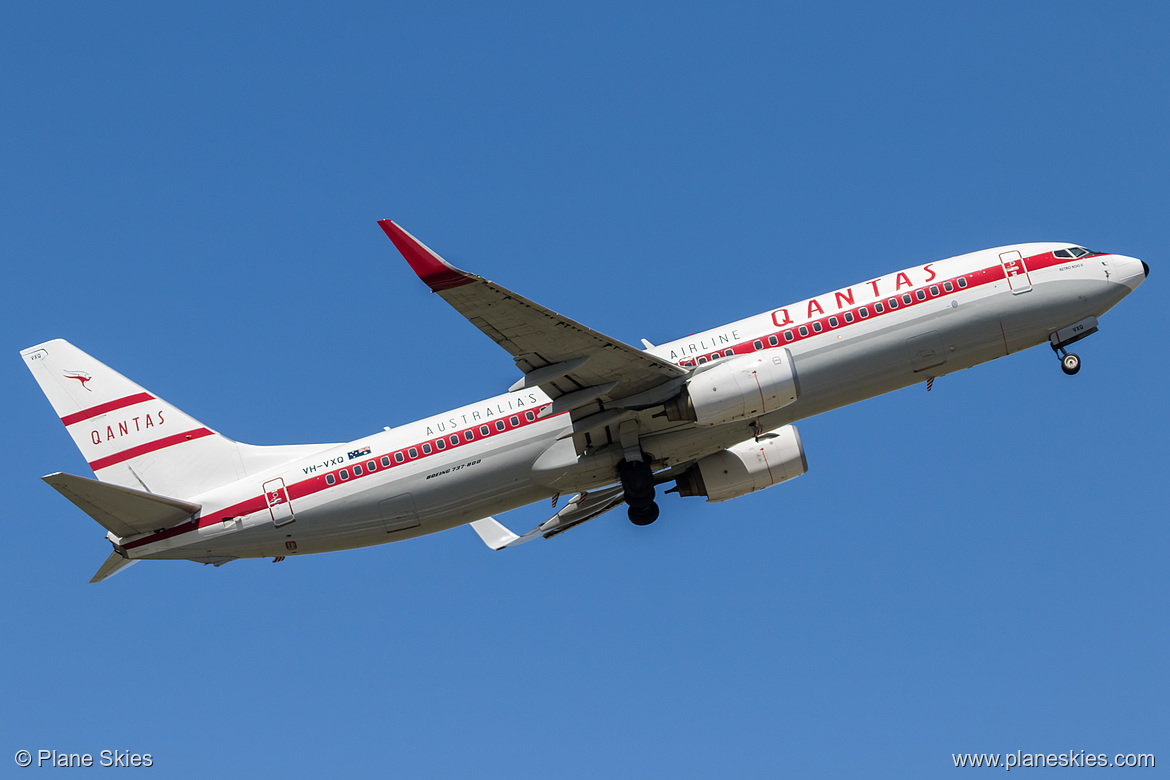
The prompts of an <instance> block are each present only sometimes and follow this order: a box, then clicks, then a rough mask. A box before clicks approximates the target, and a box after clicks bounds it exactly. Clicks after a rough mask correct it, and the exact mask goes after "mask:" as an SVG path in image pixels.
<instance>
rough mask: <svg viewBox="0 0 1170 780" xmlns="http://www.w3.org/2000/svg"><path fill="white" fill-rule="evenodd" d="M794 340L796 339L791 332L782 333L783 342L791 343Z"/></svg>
mask: <svg viewBox="0 0 1170 780" xmlns="http://www.w3.org/2000/svg"><path fill="white" fill-rule="evenodd" d="M772 338H776V337H775V336H773V337H772ZM795 338H796V334H795V333H793V332H792V331H790V330H786V331H784V340H785V341H792V340H793V339H795ZM773 346H775V345H773Z"/></svg>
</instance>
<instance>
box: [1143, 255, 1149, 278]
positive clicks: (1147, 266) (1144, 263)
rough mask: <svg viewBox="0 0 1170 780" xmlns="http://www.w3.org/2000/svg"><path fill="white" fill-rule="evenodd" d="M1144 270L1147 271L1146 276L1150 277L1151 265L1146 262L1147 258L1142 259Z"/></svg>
mask: <svg viewBox="0 0 1170 780" xmlns="http://www.w3.org/2000/svg"><path fill="white" fill-rule="evenodd" d="M1142 270H1143V271H1145V272H1146V278H1147V279H1149V278H1150V266H1149V265H1147V264H1146V261H1145V260H1142Z"/></svg>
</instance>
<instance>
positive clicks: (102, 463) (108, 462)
mask: <svg viewBox="0 0 1170 780" xmlns="http://www.w3.org/2000/svg"><path fill="white" fill-rule="evenodd" d="M211 433H212V432H211V431H209V430H208V429H206V428H195V429H194V430H190V431H187V432H186V433H176V434H175V435H174V436H167V437H164V438H162V439H156V440H154V441H152V442H147V443H146V444H140V445H138V446H137V447H131V448H130V449H128V450H122V451H121V452H116V453H114V454H113V455H107V456H106V457H104V458H98V459H97V460H92V461H90V462H89V467H90V468H91V469H93V470H94V471H100V470H101V469H104V468H107V467H109V466H113V465H114V464H115V463H121V462H122V461H124V460H130V459H131V458H137V457H138V456H139V455H145V454H147V453H148V452H155V451H156V450H162V449H166V448H167V447H170V446H171V445H173V444H182V443H183V442H185V441H191V440H192V439H202V438H203V437H204V436H210V435H211Z"/></svg>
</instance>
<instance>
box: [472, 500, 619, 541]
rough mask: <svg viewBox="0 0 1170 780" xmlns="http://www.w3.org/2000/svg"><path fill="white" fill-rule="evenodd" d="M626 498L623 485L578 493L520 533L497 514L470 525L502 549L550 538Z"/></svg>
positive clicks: (604, 511) (611, 507) (613, 506)
mask: <svg viewBox="0 0 1170 780" xmlns="http://www.w3.org/2000/svg"><path fill="white" fill-rule="evenodd" d="M623 501H625V492H624V491H623V490H622V486H621V485H615V486H613V487H608V488H605V489H604V490H595V491H593V492H591V493H588V492H587V493H578V494H577V495H575V496H573V497H572V498H571V499H569V503H567V504H565V506H564V508H563V509H561V511H559V512H557V513H556V514H555V515H553V516H552V517H550V518H549V519H548V520H545V521H544V522H543V523H541V524H540V525H538V526H536V528H533V529H532V530H531V531H529V532H528V533H526V534H523V535H520V536H517V535H516V534H514V533H512V532H511V531H509V530H508V529H507V528H505V527H504V526H503V525H502V524H501V523H500V522H499V521H498V520H496V519H495V518H494V517H485V518H484V519H483V520H476V521H475V522H474V523H472V524H471V527H472V529H474V530H475V532H476V533H477V534H479V538H480V539H482V540H483V543H484V544H486V545H487V546H488V547H490V548H492V549H493V550H502V549H504V548H505V547H515V546H516V545H518V544H524V543H525V542H530V541H532V540H533V539H536V538H537V537H543V538H545V539H550V538H552V537H554V536H556V535H557V534H561V533H564V532H565V531H568V530H569V529H570V528H575V527H577V526H579V525H581V523H584V522H585V521H587V520H592V519H593V518H595V517H599V516H601V515H603V514H605V513H606V512H608V511H609V510H611V509H614V508H615V507H618V506H620V505H621V504H622V502H623Z"/></svg>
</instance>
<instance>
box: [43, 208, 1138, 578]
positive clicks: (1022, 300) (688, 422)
mask: <svg viewBox="0 0 1170 780" xmlns="http://www.w3.org/2000/svg"><path fill="white" fill-rule="evenodd" d="M379 224H380V225H381V227H382V229H383V230H384V231H385V232H386V234H387V236H389V238H390V240H391V241H393V242H394V245H395V246H396V247H397V248H398V250H399V251H400V252H401V253H402V255H403V256H404V257H405V258H406V260H407V262H408V263H409V264H410V266H411V268H412V269H413V270H414V271H415V273H416V274H418V276H419V277H420V278H421V279H422V281H423V282H425V283H426V284H427V285H428V286H429V287H430V289H431V290H432V291H433V292H435V293H438V294H439V296H440V297H442V298H443V299H444V300H445V301H447V303H449V304H450V305H451V306H453V307H454V308H455V310H456V311H458V312H459V313H460V314H462V315H463V316H464V317H466V318H467V319H468V320H469V321H470V322H471V323H472V324H473V325H475V326H476V327H477V328H479V329H480V330H481V331H483V332H484V333H485V334H487V336H488V337H489V338H491V339H492V340H493V341H495V342H496V343H497V344H499V345H500V346H501V347H503V348H504V349H505V350H507V352H508V353H509V354H510V355H511V356H512V360H513V361H514V362H515V364H516V368H517V369H518V371H519V373H520V374H521V376H520V379H518V380H517V381H516V383H515V384H514V385H512V387H511V388H509V390H508V392H506V393H504V394H502V395H497V396H494V397H492V398H488V399H485V400H483V401H478V402H476V403H472V404H469V405H467V406H463V407H460V408H458V409H453V410H451V411H449V412H444V413H443V414H438V415H434V416H432V417H427V418H425V419H422V420H418V421H417V422H413V423H409V424H407V425H403V426H400V427H398V428H394V429H387V430H385V431H382V432H379V433H375V434H372V435H370V436H367V437H365V438H362V439H359V440H357V441H352V442H348V443H344V444H315V445H290V446H265V447H260V446H252V445H248V444H241V443H239V442H236V441H233V440H231V439H229V438H227V437H226V436H223V435H222V434H220V433H217V432H216V431H214V430H212V429H210V428H208V427H207V426H205V425H203V424H202V423H200V422H198V421H196V420H195V419H193V418H191V417H190V416H188V415H186V414H184V413H183V412H181V411H179V409H178V408H176V407H174V406H172V405H170V404H168V403H167V402H165V401H163V400H162V399H160V398H158V397H157V396H155V395H154V394H152V393H150V392H148V391H146V390H144V389H143V388H142V387H140V386H139V385H137V384H135V383H134V382H132V381H130V380H129V379H127V378H125V377H123V376H122V375H120V374H118V373H117V372H115V371H113V370H112V369H110V368H108V367H106V366H105V365H104V364H102V363H100V362H98V361H97V360H95V359H94V358H92V357H90V356H89V355H87V354H86V353H85V352H82V351H81V350H80V349H78V348H77V347H75V346H73V345H72V344H70V343H68V342H66V341H62V340H55V341H48V342H45V343H44V344H39V345H37V346H35V347H31V348H29V349H27V350H24V351H23V352H22V353H21V355H22V356H23V357H24V360H25V362H26V363H27V364H28V367H29V369H30V370H31V371H32V373H33V376H34V377H35V378H36V380H37V382H38V383H39V384H40V386H41V389H42V390H43V391H44V393H45V395H46V396H48V399H49V402H50V403H51V404H52V406H53V409H54V410H55V411H56V413H57V415H58V416H59V417H60V418H61V421H62V422H63V423H64V424H65V427H66V429H67V430H68V431H69V433H70V435H71V436H72V437H73V440H74V442H76V444H77V446H78V447H79V448H80V449H81V452H82V454H83V455H84V456H85V459H86V460H87V461H88V462H89V466H90V467H91V468H92V469H93V471H94V474H95V476H96V477H97V479H96V480H95V479H90V478H87V477H80V476H74V475H70V474H63V473H56V474H51V475H49V476H47V477H44V480H45V481H46V482H48V483H49V484H50V485H52V486H53V487H54V488H56V489H57V490H58V491H60V492H61V494H62V495H64V496H65V497H66V498H68V499H69V500H70V501H72V502H73V503H74V504H76V505H77V506H78V507H80V508H81V509H82V510H83V511H85V512H86V513H87V514H89V515H90V516H91V517H93V519H95V520H97V522H98V523H100V524H101V525H102V526H104V527H105V529H106V530H107V532H108V533H107V534H106V538H107V539H108V540H109V541H110V543H111V544H112V545H113V548H114V550H113V552H112V553H111V554H110V557H109V559H108V560H107V561H106V562H105V564H104V565H103V566H102V567H101V568H100V569H99V570H98V572H97V574H96V575H94V578H93V580H92V581H94V582H97V581H101V580H103V579H106V578H108V577H110V576H112V575H113V574H115V573H117V572H118V571H120V570H122V569H124V568H125V567H126V566H128V565H130V564H132V563H134V562H136V561H139V560H143V559H182V560H190V561H198V562H202V563H208V564H214V565H216V566H218V565H221V564H223V563H227V562H228V561H232V560H235V559H237V558H261V557H264V558H274V559H276V560H280V559H282V558H283V557H285V556H288V555H305V554H307V553H319V552H328V551H334V550H345V549H351V548H356V547H364V546H368V545H374V544H383V543H385V542H392V541H398V540H401V539H409V538H412V537H416V536H421V535H423V534H429V533H435V532H436V531H442V530H445V529H448V528H452V527H454V526H458V525H464V524H468V523H470V524H471V526H472V527H473V528H474V530H475V531H476V532H477V533H478V534H479V536H480V538H481V539H482V540H483V541H484V542H485V543H486V544H487V545H488V546H489V547H491V548H493V549H497V550H498V549H503V548H505V547H511V546H514V545H517V544H521V543H523V542H526V541H529V540H530V539H534V538H536V537H538V536H539V537H544V538H548V537H552V536H555V535H557V534H560V533H562V532H564V531H566V530H568V529H570V528H573V527H575V526H577V525H580V524H581V523H584V522H585V521H587V520H591V519H593V518H595V517H597V516H599V515H601V514H603V513H605V512H608V511H609V510H611V509H614V508H615V507H617V506H619V505H621V504H623V503H624V504H626V506H627V508H628V513H629V518H630V520H632V521H633V522H634V523H637V524H639V525H645V524H648V523H651V522H653V521H654V520H655V519H656V518H657V517H658V512H659V510H658V504H657V503H656V500H655V499H656V496H657V493H658V491H659V489H660V488H662V487H666V486H668V485H671V484H673V487H670V488H669V489H668V490H667V491H666V492H677V493H679V494H680V495H682V496H702V497H705V498H706V499H707V500H708V501H726V500H728V499H732V498H736V497H739V496H742V495H745V494H747V493H750V492H753V491H756V490H762V489H764V488H767V487H771V486H772V485H777V484H779V483H781V482H785V481H787V480H790V479H793V478H795V477H798V476H800V475H801V474H804V473H805V471H807V469H808V465H807V462H806V460H805V454H804V447H803V445H802V443H801V440H800V435H799V434H798V433H797V430H796V428H795V426H794V425H793V423H795V422H797V421H799V420H801V419H803V418H806V417H809V416H812V415H815V414H820V413H822V412H826V411H829V410H831V409H835V408H838V407H841V406H844V405H846V404H851V403H855V402H857V401H861V400H864V399H866V398H871V397H873V396H876V395H879V394H881V393H888V392H890V391H891V390H896V389H898V388H901V387H906V386H908V385H911V384H914V383H919V382H926V383H928V384H929V383H930V382H933V381H934V379H935V378H936V377H938V376H941V375H943V374H947V373H951V372H954V371H957V370H959V369H963V368H970V367H972V366H975V365H977V364H979V363H983V362H986V361H988V360H992V359H994V358H997V357H1002V356H1004V355H1010V354H1011V353H1013V352H1019V351H1020V350H1023V349H1027V348H1029V347H1033V346H1036V345H1038V344H1042V343H1045V342H1047V343H1049V344H1050V345H1051V347H1052V349H1053V350H1054V351H1055V352H1056V353H1057V354H1058V356H1059V357H1060V365H1061V367H1062V369H1063V370H1064V372H1065V373H1066V374H1075V373H1077V371H1078V370H1079V369H1080V359H1079V358H1078V357H1077V356H1076V355H1075V354H1072V353H1070V352H1068V350H1067V347H1069V346H1070V345H1071V344H1073V343H1074V342H1076V341H1079V340H1080V339H1082V338H1084V337H1086V336H1088V335H1090V334H1092V333H1094V332H1096V330H1097V318H1098V317H1100V316H1101V315H1103V314H1104V313H1105V312H1107V311H1109V310H1110V309H1111V308H1113V307H1114V306H1115V305H1117V304H1118V303H1119V302H1120V301H1121V300H1122V299H1123V298H1125V297H1126V296H1127V295H1129V293H1130V292H1132V291H1133V290H1135V289H1137V287H1138V285H1139V284H1141V283H1142V282H1143V281H1144V280H1145V278H1146V277H1147V276H1148V275H1149V266H1147V265H1146V264H1145V263H1144V262H1142V261H1140V260H1136V259H1134V258H1131V257H1124V256H1122V255H1115V254H1107V253H1103V252H1093V251H1090V250H1088V249H1085V248H1083V247H1079V246H1075V245H1072V244H1064V243H1034V244H1017V245H1013V246H1003V247H998V248H996V249H988V250H984V251H981V252H974V253H971V254H966V255H962V256H959V257H952V258H950V259H947V260H940V261H938V262H933V263H927V264H926V265H921V266H917V267H914V268H907V269H905V270H903V271H899V272H897V273H893V274H887V275H885V276H880V277H876V278H873V279H869V280H866V281H862V282H859V283H858V284H855V285H852V286H850V287H846V288H843V289H840V290H834V291H832V292H829V293H826V294H824V295H818V296H816V297H815V298H809V299H807V300H803V301H799V302H797V303H791V304H788V305H787V306H784V307H782V308H778V309H774V310H772V311H768V312H765V313H763V314H758V315H756V316H754V317H748V318H747V319H743V320H739V321H738V322H733V323H730V324H728V325H724V326H722V327H719V328H714V329H711V330H708V331H704V332H702V333H699V334H697V335H693V336H688V337H686V338H682V339H678V340H677V341H672V342H670V343H668V344H662V345H659V346H654V345H651V344H649V343H647V342H644V344H645V349H637V348H635V347H632V346H630V345H628V344H625V343H623V342H621V341H619V340H617V339H614V338H611V337H609V336H606V335H604V334H602V333H599V332H597V331H595V330H592V329H590V328H589V327H587V326H585V325H582V324H580V323H578V322H575V321H573V320H571V319H569V318H567V317H563V316H561V315H560V314H557V313H556V312H553V311H551V310H549V309H547V308H545V307H543V306H541V305H539V304H537V303H534V302H533V301H530V300H528V299H526V298H523V297H521V296H520V295H517V294H516V293H514V292H512V291H510V290H507V289H505V288H504V287H501V286H500V285H498V284H495V283H493V282H490V281H488V280H486V279H484V278H482V277H479V276H475V275H473V274H470V273H467V272H465V271H462V270H460V269H458V268H455V267H454V266H452V265H450V264H449V263H447V262H446V261H444V260H443V259H442V258H441V257H439V256H438V255H437V254H435V253H434V252H432V251H431V250H430V249H428V248H427V247H426V246H424V245H423V244H422V243H421V242H419V241H418V240H417V239H415V238H414V237H413V236H411V235H410V234H409V233H407V232H406V231H405V230H403V229H402V228H401V227H399V226H398V225H397V224H395V223H394V222H391V221H390V220H383V221H381V222H379ZM559 495H564V496H571V498H569V499H568V500H567V501H566V502H565V503H564V504H563V506H562V507H561V508H560V510H559V511H558V512H557V513H556V514H555V515H554V516H553V517H551V518H550V519H549V520H547V521H546V522H544V523H542V524H541V525H539V526H537V527H536V528H534V529H532V530H531V531H528V532H527V533H525V534H523V535H517V534H514V533H512V532H511V531H509V530H508V529H507V528H505V527H504V526H503V525H501V524H500V523H499V522H497V521H496V520H495V519H493V518H492V517H491V516H492V515H493V514H497V513H500V512H506V511H508V510H510V509H514V508H516V507H520V506H524V505H525V504H530V503H532V502H534V501H538V500H542V499H548V498H550V497H556V496H559Z"/></svg>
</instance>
